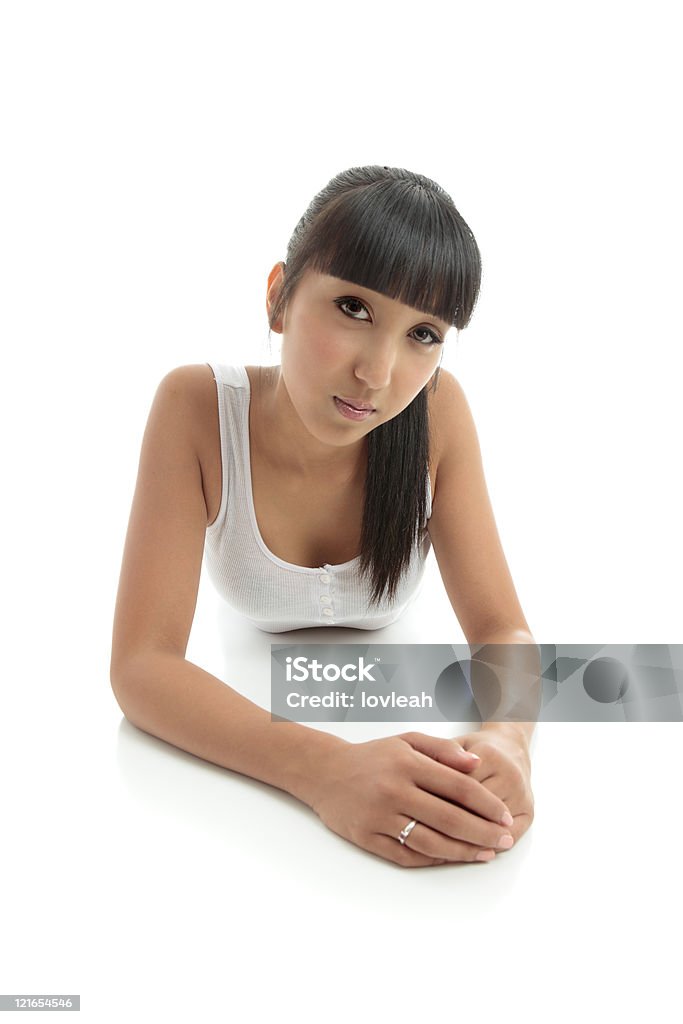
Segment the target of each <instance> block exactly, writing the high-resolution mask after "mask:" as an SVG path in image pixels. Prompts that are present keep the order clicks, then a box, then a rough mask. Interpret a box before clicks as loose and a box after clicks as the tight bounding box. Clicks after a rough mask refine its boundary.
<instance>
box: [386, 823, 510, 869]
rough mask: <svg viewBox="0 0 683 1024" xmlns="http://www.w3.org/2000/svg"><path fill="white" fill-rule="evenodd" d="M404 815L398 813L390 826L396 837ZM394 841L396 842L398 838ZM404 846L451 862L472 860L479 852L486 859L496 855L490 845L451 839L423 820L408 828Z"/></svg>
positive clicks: (402, 825) (477, 856)
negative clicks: (485, 845)
mask: <svg viewBox="0 0 683 1024" xmlns="http://www.w3.org/2000/svg"><path fill="white" fill-rule="evenodd" d="M406 817H407V816H406V815H398V816H397V818H396V824H395V826H392V828H393V827H395V828H396V833H395V835H396V836H397V837H398V835H399V833H400V831H401V829H402V828H404V827H405V826H406V825H407V823H408V822H407V820H406ZM409 820H410V819H409ZM396 841H397V842H398V838H397V840H396ZM399 845H400V844H399ZM405 846H407V847H408V848H409V849H411V850H414V851H415V852H416V853H420V854H422V855H423V856H425V857H432V858H434V859H435V860H441V859H443V860H447V861H451V862H453V861H456V862H457V861H468V862H469V861H474V860H477V859H479V855H480V854H485V855H486V859H487V860H493V858H494V857H495V855H496V851H495V850H494V849H493V848H492V847H482V846H480V845H478V844H475V843H468V842H465V841H463V840H459V839H453V838H451V837H450V836H447V835H444V834H443V833H442V832H437V831H435V830H434V829H433V828H430V827H429V825H425V823H424V822H423V821H417V824H415V825H414V826H413V828H412V829H411V830H410V832H409V834H408V836H407V837H406V840H405Z"/></svg>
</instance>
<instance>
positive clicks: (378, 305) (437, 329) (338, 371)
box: [269, 264, 450, 446]
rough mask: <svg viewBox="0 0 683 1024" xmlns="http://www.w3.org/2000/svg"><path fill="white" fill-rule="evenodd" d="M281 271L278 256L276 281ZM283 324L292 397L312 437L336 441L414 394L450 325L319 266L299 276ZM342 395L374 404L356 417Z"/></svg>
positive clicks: (354, 435)
mask: <svg viewBox="0 0 683 1024" xmlns="http://www.w3.org/2000/svg"><path fill="white" fill-rule="evenodd" d="M281 275H282V264H278V265H277V266H276V267H274V268H273V271H272V272H271V277H270V278H269V283H270V284H271V287H274V288H275V287H277V285H278V283H279V280H280V278H281ZM270 296H271V292H270V291H269V297H270ZM280 326H281V329H282V335H283V341H282V357H281V364H282V371H281V375H282V380H283V381H284V384H285V387H286V389H287V392H288V395H289V398H290V400H291V403H292V405H293V406H294V409H295V410H296V412H297V413H298V415H299V418H300V419H301V421H302V423H303V424H304V426H305V427H306V428H307V430H308V431H309V432H310V433H311V434H312V435H313V436H314V437H317V438H318V439H319V440H320V441H322V442H324V443H327V444H332V445H335V446H345V445H348V444H353V443H354V442H358V441H359V440H360V439H361V438H362V437H363V436H364V435H366V434H368V433H369V432H370V431H371V430H374V428H375V427H377V426H379V424H380V423H386V422H387V420H390V419H393V417H394V416H397V415H398V414H399V413H400V412H402V411H403V410H404V409H405V408H406V406H408V405H409V404H410V403H411V402H412V400H413V399H414V398H415V396H416V395H417V394H418V393H419V392H420V391H421V390H422V388H423V387H424V386H425V384H427V382H428V381H429V379H430V377H431V376H432V374H433V373H434V371H435V369H436V368H437V366H438V364H439V360H440V357H441V353H442V350H443V340H444V338H445V336H446V333H447V332H448V330H449V329H450V325H449V324H448V323H446V322H445V321H444V320H439V319H437V318H435V317H431V316H425V314H424V313H420V312H419V311H417V310H415V309H412V308H411V307H410V306H405V305H403V303H400V302H397V301H395V300H394V299H390V298H388V297H387V296H386V295H382V294H381V293H380V292H375V291H371V290H370V289H369V288H363V287H361V286H360V285H357V284H351V283H350V282H349V281H343V280H341V279H340V278H337V277H330V276H329V275H328V274H320V273H318V272H317V271H314V270H307V271H306V272H305V274H304V275H303V277H302V278H301V280H300V282H299V284H298V286H297V288H296V291H295V293H294V296H293V298H292V299H291V301H290V303H289V306H288V308H287V310H286V313H285V317H284V321H283V322H282V323H281V324H280ZM276 329H277V328H276ZM339 399H348V400H349V401H350V402H354V401H355V402H356V403H357V404H365V405H370V406H372V407H373V411H372V412H370V413H369V414H366V415H363V416H362V418H358V417H354V416H353V412H349V410H348V408H345V407H344V406H343V405H340V404H339V401H338V400H339Z"/></svg>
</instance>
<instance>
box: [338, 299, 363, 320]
mask: <svg viewBox="0 0 683 1024" xmlns="http://www.w3.org/2000/svg"><path fill="white" fill-rule="evenodd" d="M334 301H335V304H336V305H337V306H339V308H340V309H341V310H342V312H344V309H343V307H344V306H354V305H355V306H360V308H361V309H365V306H364V305H363V303H362V302H361V301H360V299H352V298H346V299H335V300H334ZM357 312H359V310H357ZM366 312H367V310H366ZM352 313H353V310H352ZM349 315H350V314H349V313H346V316H349ZM353 319H354V320H357V319H358V317H357V316H353Z"/></svg>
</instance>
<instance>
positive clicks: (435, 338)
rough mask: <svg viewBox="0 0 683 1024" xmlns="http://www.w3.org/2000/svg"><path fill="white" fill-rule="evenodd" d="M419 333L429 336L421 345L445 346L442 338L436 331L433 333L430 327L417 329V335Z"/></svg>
mask: <svg viewBox="0 0 683 1024" xmlns="http://www.w3.org/2000/svg"><path fill="white" fill-rule="evenodd" d="M418 331H422V332H423V333H424V334H426V335H427V338H426V340H425V341H421V342H420V345H441V344H443V342H442V340H441V338H440V337H439V335H438V334H435V333H434V331H431V330H430V329H429V327H417V328H416V329H415V333H416V334H417V332H418Z"/></svg>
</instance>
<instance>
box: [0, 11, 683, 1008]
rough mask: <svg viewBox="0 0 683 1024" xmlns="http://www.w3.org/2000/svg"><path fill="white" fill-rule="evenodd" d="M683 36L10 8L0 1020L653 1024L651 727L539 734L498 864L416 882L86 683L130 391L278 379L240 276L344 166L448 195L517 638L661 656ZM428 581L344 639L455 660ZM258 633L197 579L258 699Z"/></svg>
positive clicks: (437, 587)
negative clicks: (193, 368) (524, 792)
mask: <svg viewBox="0 0 683 1024" xmlns="http://www.w3.org/2000/svg"><path fill="white" fill-rule="evenodd" d="M676 15H677V5H675V4H673V3H663V2H650V3H648V4H647V5H646V4H645V3H637V4H636V3H619V4H617V3H606V2H599V0H598V2H596V0H592V2H591V3H585V2H580V3H577V2H573V3H572V4H554V3H541V2H538V3H532V2H518V3H515V4H504V3H485V2H484V3H477V4H473V3H457V2H456V3H450V4H448V5H445V4H441V3H435V2H433V0H426V2H422V3H420V4H407V3H393V4H391V5H389V4H387V3H384V4H374V5H373V4H368V3H362V4H361V3H357V2H348V0H347V2H345V3H344V4H334V5H322V6H316V7H314V6H311V7H308V6H306V5H302V4H299V3H297V2H290V3H286V4H285V3H278V4H272V3H270V4H269V3H262V4H251V5H240V7H237V8H235V7H232V6H231V5H228V4H227V3H226V4H216V3H214V4H210V3H201V2H197V0H194V2H192V3H189V2H185V3H170V2H167V3H164V4H161V3H151V2H144V0H136V2H122V0H119V2H117V3H96V2H90V3H74V2H60V3H58V4H56V3H52V2H50V3H38V2H22V3H17V2H5V3H4V4H3V5H2V7H1V8H0V93H1V96H2V105H1V108H0V138H1V143H0V145H1V146H2V158H1V159H0V176H1V181H0V185H1V187H0V217H1V222H0V282H1V283H0V288H1V295H2V299H1V303H0V330H1V334H2V345H3V348H2V351H3V369H4V375H3V384H4V386H3V400H2V403H0V415H1V417H2V421H1V423H0V426H1V427H2V438H3V469H4V474H3V476H4V488H3V490H4V501H3V530H2V535H1V543H2V566H3V569H2V578H3V591H4V595H5V596H4V601H3V625H4V627H5V629H4V634H5V642H4V649H3V670H2V677H3V683H2V717H1V721H0V729H1V732H0V736H1V739H2V744H1V756H2V764H1V766H0V767H1V770H2V783H3V792H4V799H3V804H4V811H5V813H4V815H3V818H4V821H3V826H4V828H3V838H2V843H1V845H0V857H1V858H2V874H1V876H0V887H1V890H0V906H1V907H2V920H3V926H2V929H1V930H0V991H1V992H4V993H40V994H43V993H47V994H51V993H61V992H71V993H80V994H81V998H82V1005H83V1010H82V1011H81V1016H82V1019H84V1020H87V1021H93V1022H98V1024H99V1022H105V1021H107V1022H108V1021H110V1020H111V1021H114V1020H116V1021H118V1020H123V1019H126V1020H130V1021H134V1022H137V1021H145V1022H147V1021H157V1020H159V1021H161V1020H164V1021H167V1020H172V1021H175V1020H178V1021H180V1020H183V1021H184V1020H197V1021H202V1022H204V1021H218V1020H223V1019H226V1017H228V1016H229V1017H230V1019H235V1020H244V1021H250V1020H257V1021H258V1020H262V1019H266V1018H267V1017H270V1016H272V1015H274V1014H277V1015H278V1016H283V1015H284V1016H285V1018H287V1017H288V1016H290V1015H291V1016H294V1015H296V1016H297V1017H298V1019H299V1020H302V1021H309V1020H310V1021H313V1020H318V1019H330V1020H346V1019H348V1017H349V1016H353V1017H355V1018H358V1019H360V1020H374V1019H385V1018H387V1017H388V1016H389V1015H392V1016H396V1015H400V1016H404V1015H405V1016H406V1017H409V1018H410V1019H411V1020H416V1019H420V1020H424V1019H426V1018H427V1016H432V1015H434V1014H435V1013H439V1015H440V1019H441V1017H442V1015H444V1014H445V1015H446V1016H447V1018H448V1019H450V1018H453V1019H456V1020H457V1019H459V1018H462V1016H463V1014H464V1013H469V1014H471V1015H472V1017H474V1018H476V1019H477V1020H480V1021H487V1022H488V1021H494V1020H495V1021H498V1020H499V1019H501V1018H503V1017H505V1018H508V1019H510V1018H513V1019H516V1018H517V1016H520V1017H522V1016H523V1017H524V1019H527V1020H533V1021H537V1020H538V1021H541V1020H543V1021H545V1020H547V1019H548V1018H549V1017H552V1019H554V1020H557V1021H562V1022H564V1021H573V1020H575V1019H577V1018H578V1017H584V1016H585V1015H587V1016H588V1017H589V1018H590V1019H593V1018H597V1017H598V1016H602V1015H603V1014H605V1013H610V1014H611V1015H614V1016H619V1018H620V1019H623V1020H631V1019H633V1020H635V1019H640V1018H641V1017H642V1016H644V1015H645V1014H646V1013H647V1014H648V1015H650V1014H651V1015H653V1017H654V1019H662V1020H665V1019H671V1003H672V1002H673V1001H674V1000H675V999H676V998H677V991H676V974H675V971H676V969H677V967H678V963H677V962H676V963H674V944H677V943H678V941H679V939H678V936H677V935H675V936H674V938H673V939H672V940H671V942H669V940H668V938H667V937H666V935H665V932H664V922H665V915H670V916H671V917H672V918H673V920H674V921H675V920H676V919H677V918H678V919H680V911H681V909H682V908H681V900H680V879H679V877H678V876H677V873H676V870H675V868H676V863H677V859H678V850H679V848H680V840H681V824H680V820H681V818H680V778H681V754H680V743H681V728H680V724H678V723H673V724H664V723H656V724H650V725H648V724H642V723H641V724H627V725H622V726H621V727H619V726H618V725H617V724H612V725H605V724H603V725H598V724H588V725H582V726H579V725H574V724H565V725H559V724H550V723H542V724H541V725H540V726H539V727H538V728H537V731H536V735H535V737H534V745H533V748H532V749H533V772H534V774H533V781H534V793H535V795H536V820H535V822H534V824H533V826H532V829H531V830H530V831H529V832H528V833H527V835H526V836H525V837H524V838H523V839H522V840H521V841H520V843H519V845H518V846H517V847H516V848H513V850H512V851H510V852H509V853H506V854H503V855H501V856H499V857H498V858H497V859H496V861H495V862H494V863H493V864H491V865H466V866H456V867H448V868H445V869H426V870H421V871H406V870H400V869H398V868H394V867H392V866H391V865H389V864H388V863H386V862H384V861H380V860H378V859H377V858H373V857H371V856H370V855H369V854H365V853H363V852H362V851H360V850H358V849H357V848H355V847H353V846H351V845H350V844H348V843H345V842H344V841H343V840H341V839H338V837H336V836H334V835H333V834H332V833H330V832H328V831H327V830H325V828H324V826H322V825H321V824H320V822H319V821H318V820H317V819H316V818H315V816H314V815H313V814H312V813H311V812H309V811H308V809H307V808H305V807H304V806H303V805H301V804H299V803H297V802H296V801H295V800H293V799H292V798H290V797H289V796H288V795H287V794H283V793H280V792H279V791H276V790H273V789H271V788H270V787H267V786H264V785H262V784H261V783H258V782H255V781H254V780H250V779H246V778H244V777H242V776H238V775H234V774H231V773H228V772H225V771H224V770H222V769H220V768H217V767H216V766H210V765H208V764H206V763H205V762H202V761H201V760H199V759H197V758H194V757H192V756H191V755H189V754H185V753H184V752H181V751H178V750H177V749H176V748H173V747H170V746H169V745H167V744H164V743H163V742H161V741H158V740H156V739H154V738H151V737H149V736H147V735H146V734H144V733H141V732H139V731H137V730H135V729H134V728H133V727H132V726H130V725H129V723H127V722H126V721H125V720H124V719H122V716H121V713H120V710H119V708H118V705H117V704H116V701H115V699H114V697H113V694H112V692H111V689H110V686H109V680H108V665H109V653H110V641H111V622H112V616H113V608H114V600H115V595H116V587H117V582H118V572H119V567H120V560H121V554H122V550H123V541H124V537H125V530H126V526H127V520H128V513H129V509H130V502H131V499H132V495H133V489H134V484H135V476H136V472H137V459H138V456H139V449H140V443H141V440H142V432H143V429H144V425H145V422H146V418H147V415H148V412H149V408H150V405H151V401H152V398H153V395H154V391H155V389H156V386H157V384H158V383H159V381H160V379H161V378H162V377H163V376H164V375H165V373H167V372H168V371H169V370H170V369H171V368H173V367H174V366H178V365H182V364H185V363H201V362H206V361H214V360H215V361H219V362H225V363H233V362H234V363H245V362H246V363H258V362H263V363H274V362H277V344H278V341H279V338H278V336H277V335H275V334H274V335H273V336H272V339H273V347H272V349H269V348H268V325H267V320H266V311H265V291H266V282H267V275H268V272H269V270H270V268H271V267H272V265H273V264H274V263H275V262H277V261H278V260H281V259H284V258H285V250H286V244H287V241H288V239H289V236H290V234H291V232H292V230H293V228H294V226H295V224H296V222H297V221H298V219H299V217H300V216H301V214H302V213H303V211H304V209H305V208H306V206H307V205H308V203H309V201H310V200H311V198H312V197H313V195H314V194H315V193H316V192H317V191H318V190H319V189H321V188H322V187H323V186H324V185H325V184H326V183H327V182H328V180H329V179H330V178H332V177H333V176H334V175H336V174H337V173H339V172H340V171H341V170H344V169H345V168H348V167H351V166H355V165H362V164H372V163H379V164H390V165H394V166H403V167H407V168H409V169H411V170H415V171H419V172H421V173H423V174H426V175H427V176H429V177H431V178H434V179H435V180H436V181H438V182H439V183H440V184H441V185H442V186H443V187H444V188H445V189H446V190H447V191H448V192H449V193H450V194H451V195H452V197H453V199H454V201H455V203H456V206H457V207H458V209H459V210H460V212H461V213H462V215H463V216H464V218H465V219H466V221H467V222H468V223H469V225H470V227H471V228H472V230H473V232H474V234H475V236H476V238H477V241H478V244H479V246H480V249H481V251H482V257H483V265H484V272H483V281H482V289H481V294H480V298H479V302H478V305H477V308H476V310H475V314H474V317H473V320H472V323H471V325H470V327H469V328H468V329H467V330H466V331H464V332H462V334H461V335H460V337H459V338H458V339H457V340H456V338H455V336H454V332H452V334H451V339H452V340H450V341H449V344H448V346H447V350H446V353H445V356H444V366H445V367H446V368H448V369H450V370H451V371H452V372H453V373H454V374H455V375H456V376H457V377H458V378H459V379H460V381H461V383H462V384H463V387H464V389H465V392H466V394H467V396H468V399H469V402H470V405H471V408H472V411H473V413H474V417H475V421H476V423H477V426H478V430H479V437H480V442H481V446H482V451H483V456H484V464H485V470H486V474H487V480H488V484H489V491H490V495H491V500H492V503H493V506H494V512H495V515H496V520H497V523H498V526H499V530H500V534H501V538H502V541H503V546H504V548H505V552H506V555H507V558H508V563H509V565H510V569H511V571H512V574H513V578H514V580H515V584H516V586H517V590H518V593H519V596H520V600H521V602H522V606H523V608H524V611H525V614H526V617H527V620H528V622H529V624H530V626H531V628H532V631H533V633H534V636H535V638H536V640H537V641H538V642H543V643H553V642H558V643H630V642H634V643H635V642H637V643H677V642H683V636H681V601H680V590H679V580H680V575H681V570H682V568H683V557H682V552H681V542H680V535H679V532H678V528H677V527H678V522H679V520H680V513H681V485H680V471H679V468H678V466H679V462H680V437H681V416H680V404H679V394H680V387H679V376H678V366H679V350H680V344H681V326H680V324H681V313H680V298H679V296H680V277H681V257H680V250H681V245H680V238H681V229H682V227H683V224H682V217H681V198H680V196H681V190H680V181H681V178H682V168H681V160H680V90H681V72H680V47H681V39H680V34H679V32H678V30H677V28H676ZM428 572H429V575H428V577H427V581H426V584H425V588H424V589H423V592H422V594H421V595H420V599H419V603H418V604H417V605H416V606H415V607H414V608H412V609H411V610H410V612H409V617H408V619H407V620H406V622H405V623H404V624H403V625H402V627H401V629H400V630H398V631H397V630H396V629H395V628H394V627H392V628H390V630H387V631H384V632H383V634H382V635H381V636H380V635H376V636H373V642H385V643H387V642H410V641H412V640H414V641H415V642H418V641H419V642H439V643H450V642H453V643H459V642H462V639H463V638H462V632H461V630H460V629H459V627H458V624H457V621H456V620H455V617H454V615H453V613H452V611H451V609H450V606H449V605H448V602H447V599H446V597H445V593H444V591H443V588H442V585H441V583H440V579H439V576H438V571H437V570H436V567H435V564H434V563H433V562H432V563H431V564H430V567H429V570H428ZM231 624H234V633H233V634H232V636H233V640H234V646H230V645H231V640H230V636H231V634H230V628H231ZM238 635H239V643H245V644H246V645H247V646H246V648H241V649H240V648H239V646H238V640H237V639H235V638H236V637H237V636H238ZM287 636H288V635H287V634H280V635H279V637H278V638H273V637H271V636H269V635H268V634H260V635H255V634H249V635H248V636H247V638H246V639H245V634H244V631H243V630H242V632H241V633H240V624H239V620H238V619H232V618H231V617H230V615H229V614H227V613H225V610H224V609H222V608H221V607H220V606H219V604H218V599H217V597H216V595H215V593H214V592H213V591H212V589H211V585H210V584H209V583H207V581H206V579H203V580H202V586H201V590H200V598H199V603H198V608H197V615H196V619H195V625H194V628H193V633H192V637H191V640H190V647H189V648H188V657H189V658H190V659H191V660H194V661H195V662H196V663H198V664H200V665H202V667H204V668H206V669H208V670H209V671H213V672H215V673H216V674H218V675H220V677H221V678H223V679H225V681H226V682H229V683H230V684H231V685H234V686H235V687H236V688H238V689H240V690H241V691H242V692H245V693H246V694H247V695H251V697H252V699H254V700H257V701H259V702H263V701H264V700H265V699H267V688H266V687H265V685H264V677H263V675H262V672H261V667H262V666H263V665H264V664H267V656H268V650H269V647H268V645H269V643H270V642H271V640H273V639H279V640H280V641H285V642H286V641H287ZM349 641H350V642H359V641H358V634H357V633H355V632H351V633H350V635H349ZM250 645H251V646H250ZM257 647H258V650H259V651H260V654H258V655H257V654H256V653H255V652H256V650H257ZM255 658H258V665H259V669H258V671H256V670H255V669H254V668H253V666H254V665H255V664H256V661H255V660H254V659H255ZM264 659H265V660H264ZM240 673H241V674H240ZM250 686H253V688H252V689H251V690H250ZM343 728H344V727H343V726H339V731H340V733H341V734H343V735H347V736H348V737H349V738H364V737H365V735H367V736H368V738H369V737H370V735H371V734H374V735H382V734H386V733H387V732H390V731H392V730H387V729H386V728H385V727H384V726H377V728H376V730H375V731H374V733H372V730H368V729H367V727H365V732H363V733H361V732H360V731H356V732H355V733H354V734H353V736H352V735H351V733H350V732H347V733H344V732H343ZM393 731H400V730H393ZM427 731H428V730H427ZM433 731H438V728H436V727H435V729H434V730H433ZM667 1005H668V1006H669V1009H668V1010H665V1007H666V1006H667Z"/></svg>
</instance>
